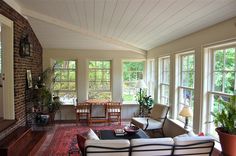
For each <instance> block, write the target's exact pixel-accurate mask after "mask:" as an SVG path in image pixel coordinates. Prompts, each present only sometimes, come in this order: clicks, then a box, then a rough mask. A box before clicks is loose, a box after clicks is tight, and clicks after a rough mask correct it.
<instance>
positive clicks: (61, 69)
mask: <svg viewBox="0 0 236 156" xmlns="http://www.w3.org/2000/svg"><path fill="white" fill-rule="evenodd" d="M58 60H60V61H74V62H75V68H56V67H55V69H54V70H55V71H67V72H69V71H74V72H75V80H57V79H55V83H56V82H58V83H62V82H68V83H70V82H75V90H62V89H59V90H53V92H54V93H55V92H63V93H72V92H74V93H76V96H77V90H78V89H77V87H78V86H77V68H78V67H77V61H76V60H73V59H71V60H63V59H56V60H54V61H55V62H56V61H58ZM75 100H76V99H72V101H71V102H69V103H68V102H67V103H65V102H64V103H63V105H74V103H75Z"/></svg>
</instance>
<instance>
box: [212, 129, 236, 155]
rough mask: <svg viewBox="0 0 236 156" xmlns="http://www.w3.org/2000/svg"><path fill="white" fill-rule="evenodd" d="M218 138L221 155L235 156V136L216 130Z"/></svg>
mask: <svg viewBox="0 0 236 156" xmlns="http://www.w3.org/2000/svg"><path fill="white" fill-rule="evenodd" d="M216 132H217V133H218V135H219V138H220V144H221V148H222V153H223V154H224V156H236V135H233V134H228V133H225V132H223V129H222V128H220V127H219V128H216Z"/></svg>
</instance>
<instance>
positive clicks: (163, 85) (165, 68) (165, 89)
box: [159, 57, 170, 105]
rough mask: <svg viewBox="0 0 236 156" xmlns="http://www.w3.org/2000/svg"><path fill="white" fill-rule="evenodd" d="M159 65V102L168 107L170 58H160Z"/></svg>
mask: <svg viewBox="0 0 236 156" xmlns="http://www.w3.org/2000/svg"><path fill="white" fill-rule="evenodd" d="M159 61H160V62H159V65H160V68H159V69H160V72H159V73H160V80H159V81H160V83H159V87H160V94H159V102H160V103H162V104H167V105H169V90H170V57H162V58H160V59H159Z"/></svg>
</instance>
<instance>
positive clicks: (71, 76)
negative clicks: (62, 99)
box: [69, 70, 75, 81]
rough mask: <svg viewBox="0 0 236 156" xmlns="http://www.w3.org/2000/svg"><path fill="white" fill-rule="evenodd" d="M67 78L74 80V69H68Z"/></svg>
mask: <svg viewBox="0 0 236 156" xmlns="http://www.w3.org/2000/svg"><path fill="white" fill-rule="evenodd" d="M69 80H70V81H75V71H74V70H70V71H69Z"/></svg>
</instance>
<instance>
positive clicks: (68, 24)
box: [6, 0, 236, 54]
mask: <svg viewBox="0 0 236 156" xmlns="http://www.w3.org/2000/svg"><path fill="white" fill-rule="evenodd" d="M6 2H7V1H6ZM15 2H16V3H17V4H18V5H19V6H20V8H21V12H22V14H24V15H25V16H27V17H28V20H29V22H30V23H31V24H32V27H33V29H34V31H35V33H36V35H37V36H38V38H39V40H40V42H41V43H42V45H43V47H44V48H67V49H68V48H69V49H104V50H107V49H109V50H110V49H112V50H132V51H135V52H138V53H143V54H145V52H146V51H147V50H150V49H152V48H154V47H156V46H159V45H161V44H164V43H167V42H170V41H172V40H175V39H177V38H180V37H183V36H185V35H188V34H190V33H193V32H196V31H199V30H201V29H203V28H206V27H209V26H211V25H214V24H216V23H219V22H221V21H224V20H227V19H230V18H232V17H235V16H236V0H15Z"/></svg>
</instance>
